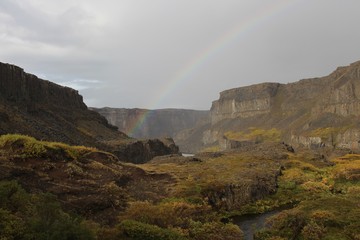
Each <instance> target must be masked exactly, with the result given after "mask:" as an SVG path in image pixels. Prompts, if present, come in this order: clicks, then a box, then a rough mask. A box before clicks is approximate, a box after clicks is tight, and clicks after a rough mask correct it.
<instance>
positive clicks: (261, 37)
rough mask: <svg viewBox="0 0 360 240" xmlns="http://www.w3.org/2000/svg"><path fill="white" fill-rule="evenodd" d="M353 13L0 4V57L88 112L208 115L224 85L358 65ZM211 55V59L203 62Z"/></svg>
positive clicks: (329, 4)
mask: <svg viewBox="0 0 360 240" xmlns="http://www.w3.org/2000/svg"><path fill="white" fill-rule="evenodd" d="M277 6H280V7H279V8H278V7H277ZM359 7H360V2H358V1H356V0H347V1H342V0H332V1H328V0H317V1H307V0H305V1H300V0H294V1H283V0H271V1H268V0H241V1H239V0H224V1H217V0H196V1H194V0H152V1H148V0H117V1H116V0H106V1H97V0H63V1H56V0H1V1H0V45H1V48H0V61H4V62H11V63H14V64H16V65H20V66H21V67H23V68H25V70H26V71H28V72H32V73H35V74H38V75H39V76H40V75H41V76H45V77H46V78H48V80H51V81H55V82H57V83H59V84H64V85H68V86H72V87H74V88H77V89H78V90H80V93H81V94H82V95H83V96H84V99H85V102H86V103H87V104H88V105H89V106H97V107H102V106H113V107H146V108H162V107H181V108H197V109H208V108H209V107H210V104H211V102H212V100H215V99H216V98H217V97H218V93H219V92H220V91H222V90H225V89H228V88H233V87H240V86H244V85H249V84H254V83H259V82H264V81H277V82H284V83H286V82H291V81H296V80H299V79H301V78H305V77H315V76H322V75H325V74H328V73H329V72H330V71H332V70H334V68H335V67H337V66H338V65H346V64H349V63H351V62H353V61H356V60H359V59H360V54H359V51H358V50H357V49H358V42H359V40H360V32H359V31H357V30H356V29H357V23H358V22H360V15H359V14H358V13H357V10H358V9H359ZM261 18H263V19H262V21H258V19H261ZM242 24H245V25H246V24H249V29H247V30H246V31H245V30H243V29H242V28H241V26H242ZM239 26H240V27H239ZM237 28H239V29H238V30H237V31H238V32H236V31H235V34H234V36H233V37H231V38H229V41H228V42H226V43H225V44H223V45H221V40H222V39H223V38H226V36H228V35H229V33H231V32H232V31H234V29H235V30H236V29H237ZM212 46H213V47H212ZM212 48H213V50H214V49H215V50H216V49H217V50H218V51H213V52H211V51H212ZM209 50H210V53H216V54H209V56H208V57H204V59H202V56H205V55H204V53H205V54H206V52H207V51H209ZM205 58H206V59H205ZM203 60H205V61H203ZM191 64H194V66H195V67H194V68H191ZM187 67H189V69H190V70H189V69H188V70H189V71H187ZM186 71H187V72H186ZM182 72H185V73H186V74H185V75H184V76H182V75H181V73H182Z"/></svg>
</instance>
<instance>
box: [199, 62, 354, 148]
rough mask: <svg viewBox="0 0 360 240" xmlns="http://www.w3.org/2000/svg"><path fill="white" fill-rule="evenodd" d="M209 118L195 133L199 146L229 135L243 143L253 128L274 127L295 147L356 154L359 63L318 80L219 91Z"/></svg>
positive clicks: (264, 84)
mask: <svg viewBox="0 0 360 240" xmlns="http://www.w3.org/2000/svg"><path fill="white" fill-rule="evenodd" d="M210 115H211V126H210V127H209V128H207V129H205V130H204V131H203V132H202V133H201V134H202V136H203V137H202V145H203V147H205V146H208V145H214V144H219V143H220V142H221V141H222V139H224V136H225V135H226V133H227V132H229V131H230V132H232V133H233V134H232V136H235V138H238V139H237V140H239V139H240V140H241V141H248V140H254V139H246V138H249V137H250V138H251V137H254V134H255V133H256V129H258V130H259V129H268V130H269V129H272V128H275V129H278V130H279V131H281V139H282V140H285V141H287V142H289V143H291V144H294V145H295V146H306V147H310V146H312V147H314V146H318V147H332V148H336V147H347V148H352V149H357V150H360V149H359V147H358V141H359V140H360V139H357V137H356V136H358V132H359V123H358V121H356V118H357V117H358V116H359V115H360V61H359V62H355V63H353V64H351V65H349V66H346V67H339V68H337V69H336V70H335V71H334V72H333V73H331V74H330V75H328V76H325V77H322V78H313V79H305V80H300V81H298V82H295V83H289V84H279V83H262V84H257V85H252V86H247V87H241V88H235V89H230V90H226V91H223V92H221V93H220V98H219V99H218V100H216V101H214V102H213V104H212V107H211V113H210ZM254 129H255V130H254ZM258 132H259V131H258ZM235 133H238V134H237V135H236V134H235ZM240 133H242V136H239V134H240ZM230 135H231V134H230ZM225 138H226V137H225ZM225 140H226V139H225ZM240 145H241V144H240Z"/></svg>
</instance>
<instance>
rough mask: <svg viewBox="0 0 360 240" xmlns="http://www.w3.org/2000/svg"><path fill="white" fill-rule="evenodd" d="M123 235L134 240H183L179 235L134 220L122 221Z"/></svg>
mask: <svg viewBox="0 0 360 240" xmlns="http://www.w3.org/2000/svg"><path fill="white" fill-rule="evenodd" d="M120 228H121V230H122V232H123V234H124V235H125V236H127V237H131V238H132V239H134V240H185V239H186V238H185V237H184V236H182V235H181V234H180V233H178V232H175V231H172V230H170V229H163V228H160V227H158V226H155V225H151V224H147V223H141V222H138V221H134V220H124V221H122V222H121V224H120Z"/></svg>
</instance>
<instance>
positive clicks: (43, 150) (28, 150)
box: [0, 134, 98, 160]
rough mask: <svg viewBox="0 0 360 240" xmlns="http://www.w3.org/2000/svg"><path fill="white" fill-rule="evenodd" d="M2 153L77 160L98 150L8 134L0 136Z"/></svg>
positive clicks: (22, 156) (26, 156)
mask: <svg viewBox="0 0 360 240" xmlns="http://www.w3.org/2000/svg"><path fill="white" fill-rule="evenodd" d="M0 149H2V151H1V152H0V153H1V154H2V155H6V156H14V157H21V158H62V159H63V160H65V159H68V160H76V159H79V158H80V157H81V156H83V155H84V154H86V153H89V152H93V151H98V150H96V149H95V148H90V147H84V146H70V145H67V144H65V143H58V142H47V141H39V140H36V139H35V138H33V137H29V136H25V135H19V134H7V135H2V136H0Z"/></svg>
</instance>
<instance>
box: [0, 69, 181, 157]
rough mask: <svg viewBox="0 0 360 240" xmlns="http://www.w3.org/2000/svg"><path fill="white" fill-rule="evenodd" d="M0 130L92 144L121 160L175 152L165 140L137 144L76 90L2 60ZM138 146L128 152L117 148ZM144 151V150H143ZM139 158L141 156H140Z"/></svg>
mask: <svg viewBox="0 0 360 240" xmlns="http://www.w3.org/2000/svg"><path fill="white" fill-rule="evenodd" d="M0 120H1V121H0V134H7V133H19V134H25V135H30V136H33V137H35V138H37V139H41V140H47V141H57V142H64V143H68V144H72V145H84V146H93V147H97V148H100V149H104V150H107V151H110V152H116V153H118V154H119V155H118V156H119V157H120V159H121V157H124V156H126V158H124V159H121V160H126V161H132V160H131V158H132V157H133V158H134V159H135V160H134V161H135V162H143V161H147V160H149V158H150V157H152V156H157V155H163V154H169V153H177V152H178V149H176V148H174V147H169V146H168V145H167V144H166V143H165V142H162V141H160V140H157V141H155V140H154V141H155V142H158V144H147V145H146V144H144V146H145V145H146V147H142V148H136V147H132V146H131V145H132V144H135V145H136V141H135V140H134V139H130V138H129V137H128V136H127V135H126V134H124V133H122V132H120V131H118V130H117V128H116V127H115V126H112V125H110V124H109V123H108V122H107V120H106V119H105V117H103V116H101V115H100V114H99V113H97V112H94V111H91V110H89V109H88V108H87V106H86V105H85V103H84V102H83V98H82V96H81V95H79V93H78V91H76V90H74V89H71V88H68V87H63V86H60V85H57V84H55V83H52V82H49V81H46V80H42V79H39V78H38V77H36V76H35V75H32V74H28V73H25V72H24V71H23V69H21V68H19V67H17V66H14V65H10V64H4V63H0ZM124 148H125V149H126V148H130V149H133V148H135V149H137V151H135V152H133V153H132V154H130V155H129V154H127V153H125V152H124V153H122V152H121V149H124ZM144 151H145V152H144ZM140 156H143V157H144V158H143V159H140Z"/></svg>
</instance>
